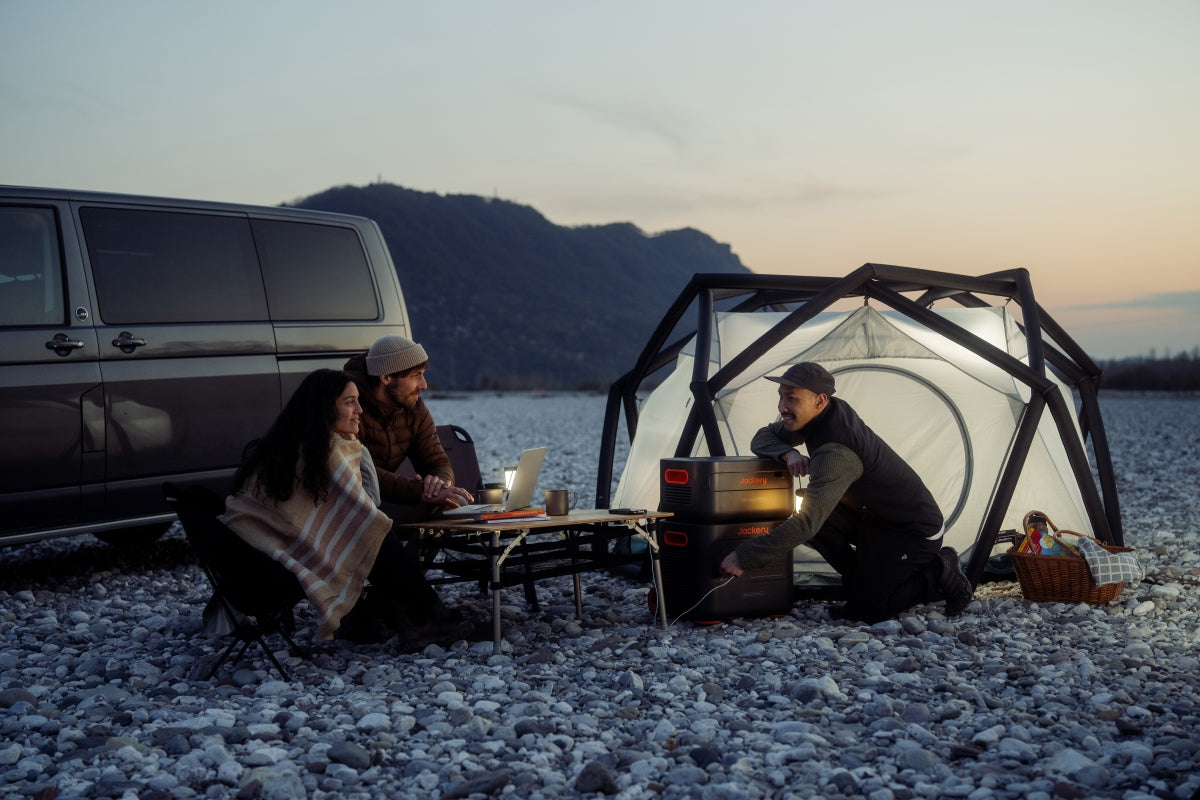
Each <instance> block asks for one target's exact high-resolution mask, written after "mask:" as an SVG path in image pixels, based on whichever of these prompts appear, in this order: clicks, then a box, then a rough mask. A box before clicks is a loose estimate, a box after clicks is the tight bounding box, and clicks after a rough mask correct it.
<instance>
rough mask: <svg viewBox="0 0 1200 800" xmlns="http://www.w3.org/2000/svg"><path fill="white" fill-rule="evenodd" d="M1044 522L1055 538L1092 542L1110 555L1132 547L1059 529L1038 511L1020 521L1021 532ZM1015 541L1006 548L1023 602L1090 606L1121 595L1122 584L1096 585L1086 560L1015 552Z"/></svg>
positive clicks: (1078, 557) (1107, 601)
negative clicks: (1118, 545) (1064, 536)
mask: <svg viewBox="0 0 1200 800" xmlns="http://www.w3.org/2000/svg"><path fill="white" fill-rule="evenodd" d="M1039 520H1040V521H1044V522H1045V523H1046V524H1047V525H1048V526H1049V527H1050V528H1051V529H1052V530H1053V531H1054V533H1055V534H1056V535H1062V534H1067V535H1070V536H1079V537H1082V538H1085V539H1091V540H1092V541H1093V542H1096V544H1098V545H1100V546H1101V547H1103V548H1104V549H1105V550H1107V551H1108V552H1110V553H1128V552H1131V551H1132V550H1133V548H1132V547H1117V546H1116V545H1108V544H1105V543H1104V542H1101V541H1099V540H1098V539H1095V538H1093V537H1091V536H1087V535H1085V534H1082V533H1077V532H1075V531H1068V530H1059V529H1058V528H1057V527H1056V526H1055V524H1054V523H1053V522H1051V521H1050V518H1049V517H1047V516H1046V515H1045V514H1044V513H1042V512H1041V511H1030V512H1029V513H1028V514H1026V515H1025V520H1024V522H1023V525H1022V527H1023V530H1024V532H1026V533H1028V532H1029V525H1030V523H1031V522H1036V521H1039ZM1019 546H1020V542H1017V543H1016V544H1014V545H1013V546H1012V547H1010V548H1009V549H1008V557H1009V558H1010V559H1011V560H1012V565H1013V569H1014V570H1016V573H1017V582H1018V583H1020V584H1021V594H1022V595H1023V596H1024V597H1025V599H1026V600H1040V601H1044V602H1052V603H1091V604H1093V605H1099V604H1102V603H1111V602H1112V601H1113V600H1116V599H1117V598H1118V597H1120V596H1121V592H1123V591H1124V590H1125V584H1124V583H1109V584H1105V585H1104V586H1097V585H1096V582H1095V581H1093V580H1092V573H1091V572H1090V571H1089V570H1088V565H1087V561H1086V560H1084V558H1083V556H1043V555H1034V554H1032V553H1018V552H1017V547H1019Z"/></svg>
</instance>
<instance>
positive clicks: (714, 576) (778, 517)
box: [658, 456, 795, 622]
mask: <svg viewBox="0 0 1200 800" xmlns="http://www.w3.org/2000/svg"><path fill="white" fill-rule="evenodd" d="M659 464H660V472H659V483H660V485H659V506H658V509H659V511H670V512H671V513H672V514H673V516H672V517H670V518H668V519H663V520H660V521H659V523H658V525H659V528H658V533H659V536H658V541H659V547H660V550H659V552H660V567H661V568H662V582H663V595H664V596H665V598H666V604H667V608H666V611H667V616H668V618H671V619H674V618H677V617H679V616H681V615H682V616H683V617H684V618H686V619H691V620H693V621H696V622H717V621H719V620H722V619H728V618H730V617H753V616H765V615H769V614H786V613H787V612H788V610H789V609H790V608H791V604H792V554H791V551H788V552H786V553H784V554H781V555H780V557H779V558H778V560H775V561H772V562H771V563H770V564H768V565H767V566H765V567H762V568H759V569H753V570H751V569H747V570H745V572H743V574H742V575H741V577H739V578H736V579H734V580H733V581H728V582H727V580H728V576H723V575H721V572H720V569H719V565H720V563H721V561H722V559H724V558H725V556H726V555H727V554H729V552H731V551H732V550H733V549H734V548H736V547H737V546H738V545H739V544H741V543H742V542H744V541H745V540H746V539H747V538H749V537H754V536H762V535H763V534H765V533H769V532H770V531H771V530H772V529H774V528H775V526H776V525H778V524H779V523H781V522H783V521H784V520H786V519H787V518H788V517H789V516H790V515H791V514H792V510H793V509H794V507H795V494H794V493H793V489H792V476H791V474H790V473H789V472H788V471H787V469H786V468H784V467H783V465H781V464H780V463H779V462H778V461H773V460H771V459H764V458H756V457H753V456H711V457H695V458H664V459H662V460H661V461H660V462H659ZM722 584H724V585H722Z"/></svg>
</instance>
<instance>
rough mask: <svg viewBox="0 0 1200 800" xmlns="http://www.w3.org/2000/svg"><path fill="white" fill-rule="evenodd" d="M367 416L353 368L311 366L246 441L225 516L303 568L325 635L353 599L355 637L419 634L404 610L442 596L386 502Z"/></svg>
mask: <svg viewBox="0 0 1200 800" xmlns="http://www.w3.org/2000/svg"><path fill="white" fill-rule="evenodd" d="M361 416H362V406H361V405H359V401H358V387H357V385H356V384H355V382H354V380H353V379H352V378H351V377H350V376H349V375H347V374H346V373H345V372H341V371H338V370H331V369H319V370H316V371H315V372H313V373H311V374H310V375H308V376H307V377H306V378H305V379H304V380H303V381H302V382H301V384H300V386H299V387H298V388H297V389H296V391H295V393H294V394H293V395H292V397H291V398H290V399H289V400H288V402H287V405H286V406H284V408H283V410H282V411H281V412H280V414H279V416H278V417H277V418H276V420H275V422H274V423H273V424H272V425H271V428H270V430H268V431H267V433H266V435H265V436H263V437H262V439H259V440H258V441H256V442H254V443H252V444H251V445H250V446H249V447H248V448H247V452H246V454H245V458H244V459H243V462H242V464H241V466H240V467H239V468H238V471H237V473H236V475H235V476H234V489H233V493H232V494H231V495H230V496H229V497H228V498H227V499H226V501H225V514H224V515H223V517H222V521H223V522H224V523H225V524H226V525H227V526H228V527H229V528H230V529H231V530H233V531H234V532H235V533H236V534H237V535H238V536H240V537H241V538H242V539H245V540H246V541H247V542H248V543H249V544H250V545H252V546H253V547H255V548H256V549H258V550H260V551H262V552H264V553H266V554H267V555H269V556H271V557H272V558H273V559H275V560H276V561H278V562H280V563H281V564H283V565H284V566H285V567H287V568H288V570H290V571H291V572H292V573H293V574H294V575H295V576H296V577H297V579H298V580H299V582H300V585H301V587H302V588H303V589H304V593H305V595H306V596H307V598H308V600H309V602H311V603H312V605H313V607H314V608H315V609H316V611H317V628H318V635H319V637H320V638H321V639H330V638H332V637H333V636H334V634H335V632H338V631H339V628H341V627H342V623H343V619H345V618H346V617H347V615H348V614H349V613H350V612H351V610H352V609H354V610H355V612H356V613H355V614H354V616H353V617H352V618H351V619H350V620H348V621H349V622H352V623H353V625H352V627H353V628H354V630H352V631H342V635H345V636H347V638H354V639H357V640H359V641H368V640H381V639H383V638H386V637H387V636H388V635H389V634H391V633H400V634H401V635H402V636H414V635H416V634H415V632H414V629H413V626H412V625H411V624H410V621H409V620H408V619H407V618H406V617H405V616H404V612H403V611H402V610H401V609H403V608H405V607H406V606H407V605H409V601H410V600H411V597H412V595H413V594H414V592H415V593H417V594H418V595H421V596H423V599H424V601H425V602H426V603H427V604H429V605H430V606H435V605H437V606H440V604H441V601H440V600H439V599H438V597H437V594H436V592H434V591H433V588H432V587H431V586H429V584H428V583H427V582H426V581H425V579H424V576H423V575H421V573H420V570H413V569H412V567H411V564H412V561H411V559H407V558H405V557H404V556H403V548H404V544H403V542H402V541H401V540H400V539H399V537H398V536H396V535H395V534H393V533H391V530H392V520H391V519H390V518H389V517H388V516H387V515H386V514H384V513H383V511H381V510H380V509H379V480H378V478H377V477H376V474H375V468H374V465H373V464H372V462H371V457H370V454H369V453H367V452H366V450H365V449H364V448H363V446H362V443H361V442H359V440H358V429H359V420H360V417H361ZM368 580H369V581H370V586H371V588H370V593H371V595H372V600H373V602H372V603H371V608H370V609H364V608H363V606H364V605H365V604H360V603H359V600H360V598H362V597H363V591H364V586H365V585H366V583H367V581H368ZM356 606H358V607H357V608H356ZM393 609H395V610H396V611H395V613H391V610H393ZM377 622H382V623H385V624H386V627H387V628H390V630H387V629H383V630H381V629H380V627H379V626H378V625H377V624H375V623H377ZM348 627H350V626H348Z"/></svg>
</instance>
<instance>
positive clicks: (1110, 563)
mask: <svg viewBox="0 0 1200 800" xmlns="http://www.w3.org/2000/svg"><path fill="white" fill-rule="evenodd" d="M1079 552H1080V553H1082V554H1083V557H1084V559H1085V560H1086V561H1087V565H1088V571H1089V572H1091V573H1092V580H1093V581H1095V582H1096V585H1097V586H1107V585H1108V584H1110V583H1128V584H1136V583H1139V582H1141V580H1142V578H1144V577H1146V572H1145V570H1143V569H1142V565H1141V562H1139V561H1138V559H1137V555H1136V554H1135V553H1133V552H1132V551H1130V552H1127V553H1110V552H1108V551H1107V550H1105V549H1104V548H1103V547H1101V546H1100V545H1098V544H1096V543H1095V542H1093V541H1092V540H1091V539H1089V538H1087V537H1086V536H1082V537H1080V539H1079Z"/></svg>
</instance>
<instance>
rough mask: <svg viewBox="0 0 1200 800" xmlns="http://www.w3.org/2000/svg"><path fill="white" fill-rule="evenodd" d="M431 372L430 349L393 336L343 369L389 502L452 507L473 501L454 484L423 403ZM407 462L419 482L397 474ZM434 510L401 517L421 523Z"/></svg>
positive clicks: (382, 339)
mask: <svg viewBox="0 0 1200 800" xmlns="http://www.w3.org/2000/svg"><path fill="white" fill-rule="evenodd" d="M428 367H429V356H427V355H426V354H425V348H423V347H421V345H419V344H417V343H416V342H414V341H413V340H412V339H408V338H405V337H403V336H396V335H389V336H381V337H380V338H379V339H377V340H376V341H375V343H374V344H373V345H371V349H370V350H368V351H367V353H366V355H365V356H362V355H360V356H354V357H353V358H351V359H350V360H349V361H347V362H346V366H345V367H343V369H344V370H345V371H346V372H348V373H349V374H350V376H351V377H352V378H354V381H355V383H357V384H358V391H359V399H360V402H361V403H362V407H363V416H362V426H361V429H360V432H359V434H358V438H359V439H361V440H362V443H363V445H364V446H365V447H366V448H367V449H368V450H369V451H370V452H371V459H372V461H374V462H375V470H376V472H378V473H379V483H380V487H379V489H380V494H381V495H382V496H383V499H384V501H385V502H388V503H400V504H402V505H408V506H416V505H418V504H421V503H425V504H428V505H429V506H449V507H452V508H453V507H457V506H461V505H466V504H467V503H470V502H472V499H473V498H472V497H471V495H470V493H469V492H467V490H465V489H463V488H461V487H459V486H455V485H454V470H453V469H451V467H450V457H449V456H448V455H446V451H445V450H444V449H443V448H442V443H441V440H439V439H438V435H437V426H436V425H435V424H434V422H433V415H431V414H430V413H429V409H428V408H426V407H425V401H424V400H422V399H421V392H423V391H425V390H426V389H428V388H429V384H427V383H426V382H425V370H426V369H427V368H428ZM406 458H408V459H411V460H412V465H413V469H414V470H415V471H416V477H405V476H403V475H399V474H397V472H396V470H397V469H399V468H400V465H401V464H402V463H403V462H404V460H405V459H406ZM429 511H431V509H428V508H426V509H425V512H422V511H420V510H418V509H413V513H410V514H407V515H402V516H408V517H410V518H413V519H416V518H421V517H425V516H429V513H427V512H429Z"/></svg>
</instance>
